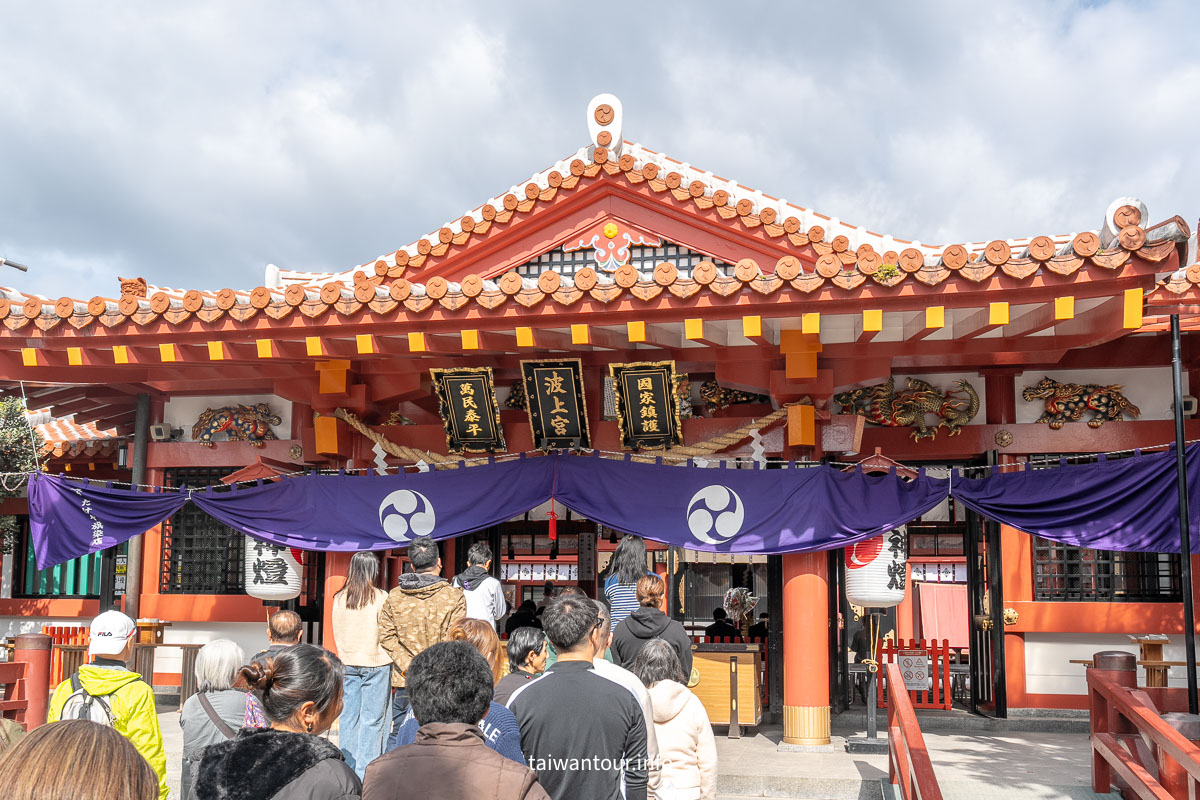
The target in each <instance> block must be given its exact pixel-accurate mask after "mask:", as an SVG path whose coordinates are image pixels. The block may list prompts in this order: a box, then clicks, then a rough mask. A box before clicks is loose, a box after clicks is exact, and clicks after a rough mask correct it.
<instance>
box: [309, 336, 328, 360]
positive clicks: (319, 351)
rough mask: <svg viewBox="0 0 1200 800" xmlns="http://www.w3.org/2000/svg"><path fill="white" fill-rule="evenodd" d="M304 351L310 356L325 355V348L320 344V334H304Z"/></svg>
mask: <svg viewBox="0 0 1200 800" xmlns="http://www.w3.org/2000/svg"><path fill="white" fill-rule="evenodd" d="M304 352H305V353H307V354H308V355H310V356H323V355H325V348H324V347H322V346H321V337H320V336H305V337H304Z"/></svg>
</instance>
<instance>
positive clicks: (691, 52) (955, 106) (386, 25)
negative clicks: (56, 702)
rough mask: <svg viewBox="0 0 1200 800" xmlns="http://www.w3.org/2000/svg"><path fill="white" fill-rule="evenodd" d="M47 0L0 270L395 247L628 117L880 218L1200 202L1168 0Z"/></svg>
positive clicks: (1042, 223)
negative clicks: (757, 7) (1091, 0)
mask: <svg viewBox="0 0 1200 800" xmlns="http://www.w3.org/2000/svg"><path fill="white" fill-rule="evenodd" d="M900 5H901V4H891V3H878V4H871V3H862V4H853V5H836V6H830V7H825V8H819V9H813V8H809V7H807V6H797V7H792V6H784V7H783V8H782V9H779V8H778V7H777V9H776V10H774V11H773V12H772V14H773V15H772V16H769V17H768V16H766V14H765V13H763V14H751V13H746V10H745V9H746V7H739V8H734V7H733V6H730V5H729V4H716V3H714V4H710V5H706V4H699V3H688V4H681V3H680V4H672V3H657V4H653V5H647V4H645V3H641V4H620V3H618V4H616V5H614V6H612V7H606V9H607V10H606V13H605V14H604V15H597V14H596V13H595V10H594V9H591V8H587V7H582V6H581V7H577V8H576V7H562V6H559V5H548V4H541V3H528V2H527V3H514V4H508V5H505V6H503V7H501V6H495V5H488V6H485V5H481V4H455V3H444V4H404V5H402V6H397V7H396V8H395V9H393V8H392V7H390V6H387V5H378V4H369V3H363V4H354V3H346V4H338V5H329V6H326V7H324V8H315V7H313V6H308V5H296V4H282V3H278V4H254V5H251V6H245V5H244V4H242V5H239V4H232V3H229V4H221V3H213V4H205V5H203V6H189V7H185V8H174V7H163V6H161V5H152V4H145V5H136V4H135V5H125V6H121V7H119V9H118V10H114V8H116V7H115V6H110V5H106V6H104V7H101V8H94V7H88V6H79V5H76V4H68V5H62V6H55V5H52V4H38V5H37V6H35V7H29V8H25V9H22V11H21V12H20V13H13V12H10V13H9V14H8V15H6V16H7V18H6V24H5V26H4V28H3V29H0V48H2V49H0V52H3V54H4V61H3V65H2V66H0V70H2V71H0V121H2V122H3V124H2V125H0V152H2V153H4V155H5V157H4V158H0V220H3V223H2V224H0V255H9V256H11V257H13V258H14V259H16V260H19V261H24V262H27V263H30V264H31V266H32V267H33V271H32V272H31V273H30V275H28V276H18V275H15V274H14V275H0V280H3V282H5V283H12V284H15V285H17V286H18V287H19V288H22V289H27V290H30V291H39V292H42V293H45V294H48V295H51V296H57V295H58V294H63V293H68V292H69V293H71V294H73V295H76V296H81V297H88V296H91V295H92V294H109V295H111V294H112V293H114V292H115V290H116V274H117V272H118V271H120V272H121V274H123V275H127V276H128V275H134V274H140V275H144V276H145V277H146V278H147V279H148V280H150V281H151V282H153V283H160V284H165V285H175V286H198V287H203V288H207V287H212V288H216V287H219V286H224V285H229V286H243V287H249V286H253V285H255V284H257V283H258V282H260V281H261V279H262V269H263V266H264V265H265V264H266V263H268V262H275V263H278V264H280V265H281V266H286V267H288V268H295V269H342V268H345V267H347V266H350V265H352V264H355V263H360V262H362V261H365V260H367V259H370V258H372V257H374V256H375V255H376V254H378V253H382V252H387V251H389V250H392V249H394V248H396V247H398V246H400V245H402V244H406V243H408V242H410V241H412V240H413V239H415V238H416V237H417V236H420V235H422V234H423V233H425V232H427V231H429V230H431V229H433V228H435V227H437V226H438V225H440V224H442V223H443V222H444V221H445V220H447V219H453V218H455V217H457V216H458V215H459V214H461V213H462V212H463V211H465V210H466V209H467V208H469V207H472V206H474V205H475V204H477V203H479V202H481V201H482V200H484V199H486V198H487V197H489V196H492V195H493V194H495V193H497V192H500V191H503V190H504V189H506V188H507V187H508V186H510V185H512V184H513V183H514V182H519V181H521V180H522V179H523V178H525V177H526V176H528V175H529V174H530V173H532V172H534V171H536V170H538V169H541V168H543V167H545V166H546V165H548V164H550V163H552V162H553V161H555V160H556V159H558V158H560V157H562V156H564V155H566V154H568V153H569V152H571V151H573V150H574V149H575V148H576V147H578V146H579V145H581V144H583V143H584V142H585V141H586V128H585V126H584V121H583V112H584V107H585V104H586V102H587V100H588V98H589V97H591V96H592V95H593V94H595V93H597V92H600V91H613V92H615V93H617V94H618V95H619V96H620V97H621V98H622V100H623V101H624V105H625V113H626V129H625V133H626V135H627V136H628V137H629V138H632V139H635V140H637V141H641V142H643V143H644V144H646V145H647V146H649V147H652V148H654V149H658V150H662V151H664V152H666V153H668V154H670V155H672V156H675V157H677V158H680V159H683V160H687V161H690V162H692V163H693V164H695V165H697V166H699V167H701V168H703V169H709V170H712V171H714V172H716V173H718V174H721V175H725V176H729V177H734V178H736V179H738V180H740V181H742V182H743V183H745V184H748V185H751V186H754V187H755V188H760V189H762V190H763V191H765V192H768V193H771V194H774V195H782V196H784V197H786V198H788V199H789V200H791V201H793V202H797V203H800V204H803V205H806V206H809V207H811V208H815V209H817V210H819V211H822V212H824V213H827V214H831V215H835V216H838V217H840V218H842V219H845V220H847V221H850V222H853V223H856V224H861V225H865V226H867V227H869V228H871V229H873V230H876V231H879V232H883V233H893V234H895V235H896V236H898V237H902V238H916V239H921V240H922V241H931V242H932V241H963V240H970V239H982V238H992V237H997V236H1016V235H1025V234H1038V233H1052V232H1063V231H1069V230H1075V229H1083V228H1086V227H1094V226H1096V225H1097V224H1099V221H1100V216H1101V215H1102V213H1103V210H1104V207H1105V206H1106V205H1107V204H1108V202H1109V201H1110V200H1111V199H1112V198H1114V197H1116V196H1118V195H1122V194H1136V195H1139V196H1141V197H1142V198H1143V199H1144V200H1145V201H1146V202H1147V204H1148V205H1149V207H1150V215H1151V217H1152V218H1154V219H1161V218H1164V217H1166V216H1169V215H1171V214H1175V213H1179V214H1181V215H1183V216H1184V217H1185V219H1188V220H1189V222H1194V219H1195V216H1196V214H1197V205H1198V204H1197V202H1196V199H1195V191H1194V189H1193V188H1192V187H1195V186H1196V185H1197V183H1198V181H1197V178H1198V177H1200V165H1198V164H1197V156H1196V153H1195V147H1194V145H1193V142H1194V141H1195V138H1196V137H1195V134H1194V130H1195V128H1196V125H1197V123H1198V122H1200V112H1198V109H1200V57H1197V56H1196V55H1195V54H1194V53H1193V52H1192V49H1193V48H1191V46H1190V44H1189V43H1188V41H1187V40H1186V37H1182V36H1180V35H1179V33H1180V32H1181V31H1186V30H1195V29H1196V27H1197V22H1200V10H1197V9H1196V8H1195V7H1193V4H1191V3H1187V2H1184V1H1183V0H1176V2H1161V3H1109V4H1104V5H1100V6H1091V7H1078V6H1076V5H1075V4H1070V3H1066V2H1034V0H1024V1H1023V2H1010V3H1003V4H993V5H992V6H988V7H986V8H980V7H976V6H974V5H973V4H961V3H949V2H924V3H915V2H914V3H905V4H902V7H900Z"/></svg>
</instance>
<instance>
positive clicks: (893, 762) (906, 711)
mask: <svg viewBox="0 0 1200 800" xmlns="http://www.w3.org/2000/svg"><path fill="white" fill-rule="evenodd" d="M884 670H885V671H886V672H887V700H888V703H887V709H888V712H887V713H888V779H889V780H891V782H892V783H894V784H898V785H899V787H900V796H901V797H902V798H904V800H942V789H941V787H940V786H938V782H937V776H936V775H934V774H933V763H932V762H931V761H930V760H929V751H928V750H927V749H926V748H925V737H924V736H922V735H921V726H920V724H919V723H918V722H917V712H916V711H914V710H913V704H912V700H910V699H909V697H908V692H906V691H905V690H904V676H903V675H901V674H900V667H899V666H898V665H896V664H887V665H885V666H884Z"/></svg>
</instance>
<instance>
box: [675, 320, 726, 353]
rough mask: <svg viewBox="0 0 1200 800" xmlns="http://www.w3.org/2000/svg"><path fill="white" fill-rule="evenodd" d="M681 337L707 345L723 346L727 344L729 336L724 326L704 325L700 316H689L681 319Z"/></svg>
mask: <svg viewBox="0 0 1200 800" xmlns="http://www.w3.org/2000/svg"><path fill="white" fill-rule="evenodd" d="M683 338H684V339H686V340H688V341H689V342H697V343H699V344H703V345H707V346H709V347H725V346H726V345H728V344H729V337H728V335H726V333H725V329H724V328H718V327H717V326H716V324H712V325H705V324H704V320H703V319H702V318H700V317H691V318H689V319H685V320H684V321H683Z"/></svg>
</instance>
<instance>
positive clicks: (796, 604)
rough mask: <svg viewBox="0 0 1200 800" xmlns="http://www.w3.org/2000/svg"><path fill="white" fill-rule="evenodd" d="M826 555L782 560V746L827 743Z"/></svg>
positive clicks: (798, 556)
mask: <svg viewBox="0 0 1200 800" xmlns="http://www.w3.org/2000/svg"><path fill="white" fill-rule="evenodd" d="M827 558H828V557H827V556H826V554H825V553H789V554H787V555H785V556H783V741H784V742H786V743H787V744H797V745H826V744H829V576H828V560H827Z"/></svg>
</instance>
